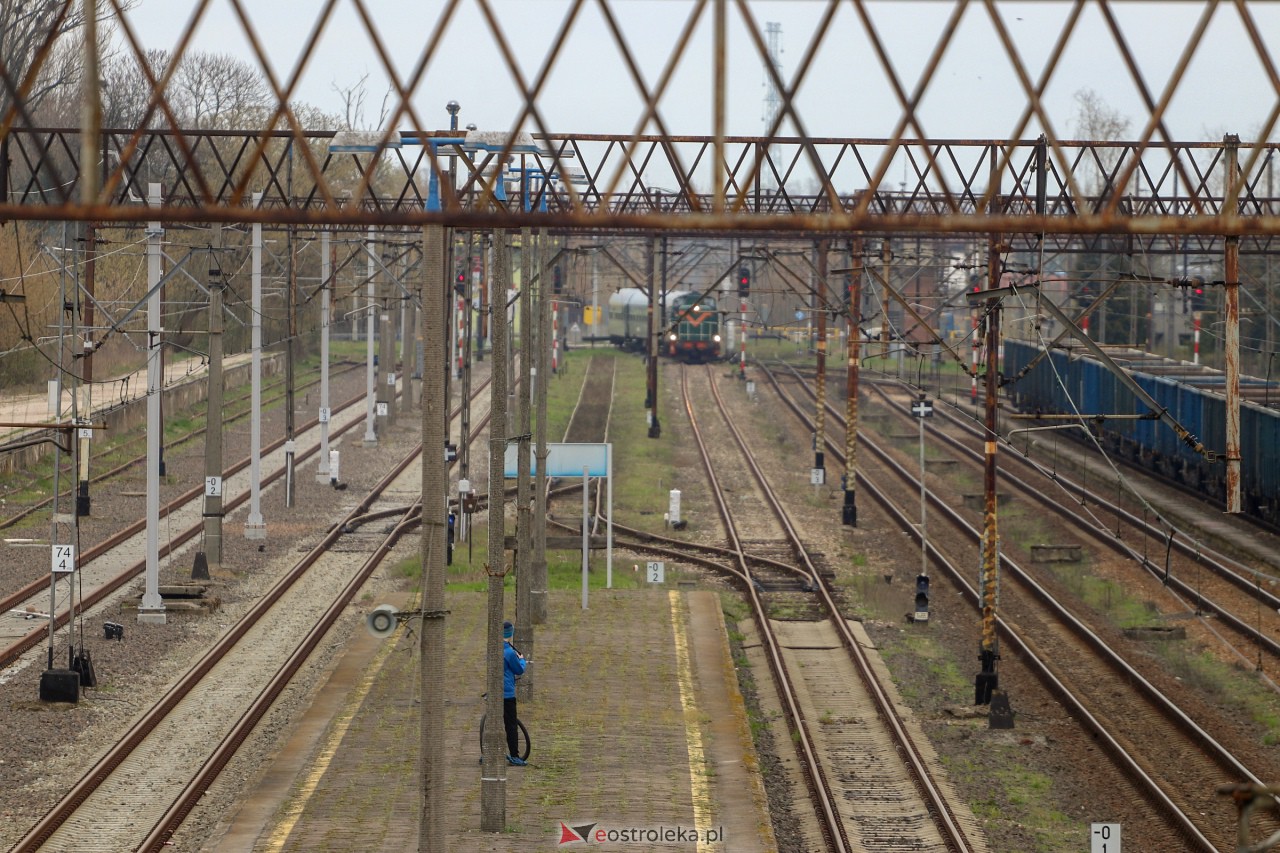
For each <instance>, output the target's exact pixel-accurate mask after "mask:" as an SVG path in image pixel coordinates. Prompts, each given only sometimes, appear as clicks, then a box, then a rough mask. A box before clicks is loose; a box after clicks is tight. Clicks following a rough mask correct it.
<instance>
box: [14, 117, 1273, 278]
mask: <svg viewBox="0 0 1280 853" xmlns="http://www.w3.org/2000/svg"><path fill="white" fill-rule="evenodd" d="M447 133H449V132H448V131H442V132H436V134H435V135H436V136H440V135H443V134H447ZM334 135H335V134H334V133H333V132H332V131H322V132H313V133H307V134H305V137H304V138H305V141H306V147H307V148H308V149H310V150H312V151H313V152H315V153H317V155H318V156H316V157H315V161H316V162H317V163H318V168H319V175H320V181H319V182H313V183H311V184H307V183H305V181H306V180H307V179H306V177H305V173H304V178H303V179H299V178H298V176H297V175H296V174H295V181H296V182H297V183H296V184H295V186H298V185H301V186H302V188H301V189H299V190H295V192H294V194H293V196H292V197H290V195H289V194H288V193H286V192H285V189H284V184H285V181H284V179H283V174H284V171H285V169H286V167H287V163H288V159H289V157H290V154H291V148H296V147H297V146H290V145H289V144H288V143H289V142H290V141H291V140H293V139H294V136H293V135H292V134H290V133H288V132H284V131H278V132H275V133H273V134H270V135H269V136H270V142H269V144H267V145H265V146H264V145H260V143H261V141H262V138H263V137H262V136H260V135H258V134H257V133H255V132H254V131H248V130H245V131H216V130H213V131H206V130H188V131H181V132H174V131H159V130H157V131H146V132H144V133H142V134H141V135H140V136H137V138H136V139H134V137H135V132H133V131H128V130H104V131H103V132H102V136H103V139H102V144H101V146H99V148H100V150H102V151H105V152H108V153H109V154H110V155H112V156H109V157H108V158H107V159H108V162H109V163H111V164H112V165H113V168H112V169H110V170H109V171H108V174H107V175H106V176H105V181H104V184H105V185H106V186H107V187H110V188H111V190H110V192H111V194H110V196H109V197H106V198H105V199H103V200H101V201H100V202H99V203H97V204H91V205H86V204H84V203H81V202H79V201H77V199H78V197H79V196H78V192H77V186H76V177H77V176H78V175H79V174H80V169H79V166H78V156H79V150H80V144H79V142H80V140H79V133H78V131H76V130H75V129H72V128H48V129H14V130H12V131H10V133H9V134H8V136H7V138H6V139H5V141H6V142H7V148H8V151H9V160H10V162H9V163H8V165H7V170H6V171H7V174H6V180H7V185H8V187H9V198H10V202H9V203H6V204H0V219H36V220H82V219H93V220H97V221H100V222H104V223H110V222H121V223H123V222H140V221H145V220H146V219H147V217H148V216H153V215H155V212H154V211H150V212H149V211H147V210H146V209H145V208H143V207H142V206H141V205H140V204H138V203H137V201H136V199H137V198H140V197H141V196H140V194H139V192H138V190H139V189H140V188H141V185H142V183H143V182H144V177H148V176H155V175H157V174H160V175H162V176H164V177H163V178H162V180H163V181H164V183H165V185H166V199H165V205H164V209H163V210H162V211H161V215H162V216H163V217H165V218H166V219H169V220H174V221H176V220H185V221H192V222H201V221H222V222H257V221H260V222H273V223H286V222H289V223H297V224H310V225H361V224H363V225H368V224H383V225H401V226H420V225H423V224H428V223H439V222H448V223H450V224H454V225H463V226H470V227H516V226H539V227H548V228H602V229H640V230H649V231H654V230H685V231H697V230H710V231H717V230H723V231H729V230H733V231H744V230H746V231H753V232H769V233H773V232H777V233H783V232H805V233H838V232H847V231H851V230H852V231H864V232H898V233H907V232H914V233H919V232H934V233H953V234H954V233H978V232H989V231H993V230H995V231H1001V232H1004V233H1008V234H1018V235H1024V236H1034V235H1038V234H1045V235H1047V236H1046V239H1047V240H1048V241H1049V242H1048V243H1047V244H1046V248H1048V249H1051V250H1054V249H1066V248H1068V247H1069V244H1070V242H1071V241H1070V240H1069V239H1067V238H1068V237H1069V236H1070V235H1078V234H1096V233H1110V234H1125V235H1131V236H1132V237H1133V238H1134V239H1135V241H1136V243H1137V248H1139V249H1141V250H1144V251H1149V252H1154V253H1161V252H1169V251H1175V250H1176V251H1181V252H1193V253H1212V252H1217V251H1220V250H1221V245H1220V240H1221V239H1222V238H1223V237H1224V236H1239V237H1241V238H1243V239H1242V241H1241V247H1240V250H1241V252H1242V253H1243V254H1246V255H1247V254H1256V253H1259V252H1265V251H1269V250H1270V249H1271V247H1272V240H1273V238H1275V237H1276V236H1277V235H1280V216H1277V215H1276V212H1277V211H1280V199H1277V198H1272V197H1269V196H1266V195H1264V194H1263V193H1264V192H1265V190H1266V187H1267V181H1266V175H1265V171H1264V170H1265V167H1266V165H1267V160H1266V159H1264V160H1263V161H1262V162H1261V164H1259V163H1257V162H1255V171H1254V172H1253V173H1252V174H1242V175H1241V180H1240V181H1239V183H1238V184H1237V185H1236V187H1237V189H1238V202H1237V204H1236V205H1235V206H1234V207H1235V210H1236V211H1238V213H1235V212H1230V211H1229V212H1226V213H1224V212H1223V211H1224V210H1225V208H1224V199H1223V198H1222V197H1221V196H1220V195H1216V194H1215V192H1214V187H1215V182H1214V181H1213V180H1211V176H1212V175H1214V173H1215V172H1220V171H1221V162H1222V156H1223V151H1222V145H1221V143H1184V144H1178V145H1176V146H1174V147H1171V148H1168V149H1163V148H1161V149H1157V148H1151V147H1148V148H1146V149H1145V150H1143V149H1141V148H1140V147H1139V146H1138V145H1137V144H1136V143H1090V142H1074V143H1073V142H1064V143H1061V146H1062V150H1063V151H1066V152H1069V153H1070V158H1069V163H1070V165H1071V167H1072V168H1074V169H1080V170H1084V169H1089V170H1091V171H1093V170H1096V169H1098V167H1099V164H1103V163H1111V164H1112V165H1111V166H1110V167H1109V169H1108V170H1106V171H1103V172H1102V173H1101V178H1102V180H1103V182H1104V185H1107V184H1111V183H1114V182H1115V181H1116V180H1117V179H1118V177H1117V175H1116V173H1117V172H1118V171H1120V170H1121V169H1123V168H1124V167H1125V164H1127V163H1130V162H1132V161H1137V160H1138V159H1139V158H1140V157H1143V156H1145V157H1146V162H1145V163H1138V164H1137V165H1136V167H1135V172H1134V174H1135V175H1137V176H1138V179H1140V183H1138V184H1137V185H1136V186H1135V184H1134V180H1138V179H1132V178H1131V179H1130V180H1129V186H1131V187H1134V188H1135V189H1136V190H1137V191H1136V192H1132V193H1116V192H1108V193H1105V194H1103V195H1096V196H1084V197H1075V196H1072V195H1071V184H1072V183H1073V182H1072V181H1069V180H1064V179H1063V178H1062V177H1061V175H1060V173H1059V172H1058V170H1057V169H1056V167H1055V166H1054V164H1052V163H1049V164H1048V166H1047V168H1046V170H1045V174H1044V181H1043V182H1044V184H1045V185H1046V192H1045V197H1046V201H1045V207H1044V209H1045V213H1044V214H1043V215H1037V214H1036V213H1035V209H1036V195H1037V176H1038V172H1037V153H1036V151H1037V146H1038V144H1039V141H1038V140H1023V141H1019V142H1016V143H1006V142H998V141H991V140H986V141H983V140H945V141H936V142H931V143H929V144H930V146H931V148H932V149H933V151H934V152H935V154H934V156H933V157H932V158H931V160H932V164H929V163H921V162H918V161H914V160H912V161H911V162H913V163H914V165H915V167H916V168H915V172H914V181H915V183H914V185H907V184H904V185H901V186H899V187H897V188H893V189H890V188H888V187H883V186H881V187H876V186H873V185H870V184H868V183H867V182H869V181H871V180H872V179H873V178H874V177H875V176H874V175H873V174H871V172H870V170H869V168H868V166H867V164H868V162H870V161H871V160H873V159H877V158H879V157H880V156H881V155H882V154H883V152H884V151H885V150H886V149H887V148H890V147H892V146H893V145H894V144H895V142H894V141H893V140H882V139H881V140H877V139H815V140H809V141H808V143H807V147H808V150H810V151H812V152H814V154H815V155H816V156H817V157H819V158H820V160H821V161H822V162H823V163H824V167H823V168H824V170H825V172H826V173H827V178H826V180H828V181H829V182H831V189H832V190H835V189H836V187H835V185H834V184H835V182H836V181H840V182H841V183H842V184H843V183H844V182H845V181H846V180H847V181H848V183H849V185H850V186H853V187H857V189H856V190H848V191H846V190H841V191H839V192H835V193H834V197H835V199H836V201H838V202H840V205H839V208H833V206H832V200H833V195H832V194H831V193H818V194H798V193H795V192H792V191H790V190H788V188H787V187H786V186H785V185H783V186H781V187H779V188H777V189H776V190H771V191H766V190H763V189H761V188H759V187H749V189H748V190H747V191H742V190H734V188H735V187H741V186H744V185H748V181H747V176H745V175H742V174H741V173H743V172H749V171H750V170H751V164H752V163H753V162H754V154H755V153H756V152H758V153H759V156H760V157H761V158H763V159H764V160H765V161H767V162H772V161H773V160H774V159H775V158H777V159H781V158H789V159H790V160H791V163H790V166H788V165H786V164H785V163H784V167H783V168H781V169H779V170H778V174H780V175H787V174H790V170H791V167H793V166H794V161H795V160H797V159H798V158H799V157H800V156H801V152H800V150H799V146H800V144H801V143H800V142H798V141H796V140H790V139H768V138H765V137H730V138H726V139H725V140H724V150H725V151H726V152H727V153H730V155H731V156H732V159H730V160H727V161H726V162H724V163H723V164H722V165H723V172H724V173H725V174H726V175H727V177H726V181H725V185H726V187H727V188H729V190H730V196H731V197H732V198H733V200H734V204H733V205H732V208H731V209H730V210H726V211H724V212H722V213H715V212H712V211H713V209H714V205H715V199H714V195H715V194H714V191H713V190H712V189H711V188H708V189H707V191H706V192H695V191H694V190H695V188H696V187H698V186H699V185H700V184H705V183H706V182H705V181H700V180H699V177H698V175H699V174H701V173H703V172H705V171H707V168H708V166H707V164H708V162H709V160H710V158H711V157H712V156H713V149H714V148H715V139H714V138H712V137H665V138H664V137H652V136H646V137H626V136H607V135H599V134H589V135H581V136H562V137H553V138H550V139H547V140H542V144H543V147H544V148H546V149H555V150H557V151H559V152H564V154H565V155H567V154H569V153H571V154H572V155H573V159H574V161H575V162H577V163H578V164H579V165H580V166H581V170H582V175H583V180H582V181H581V183H582V186H581V187H580V188H579V189H578V190H576V191H575V192H574V193H572V194H570V193H569V192H568V191H567V190H566V189H565V188H564V187H563V186H562V185H559V184H557V185H550V184H544V185H542V186H540V187H539V188H538V189H536V190H533V191H529V192H526V193H521V192H520V191H519V188H518V187H517V188H516V189H515V190H514V191H512V192H509V193H508V195H507V199H506V201H505V202H501V203H499V202H496V201H495V199H493V198H492V196H491V195H489V193H488V192H487V184H486V181H485V179H484V178H483V177H481V176H480V175H481V172H482V171H483V169H484V168H485V167H484V160H485V157H484V156H483V155H482V153H481V154H473V153H471V152H467V151H464V150H463V149H462V148H461V147H456V148H452V149H449V153H450V154H453V155H456V156H458V158H459V160H460V161H461V163H462V168H461V169H460V171H462V177H463V178H464V180H461V181H460V183H461V186H460V187H459V190H458V193H457V195H456V197H454V198H452V199H447V200H441V202H440V203H439V205H438V206H439V207H440V208H442V209H440V210H436V211H431V210H428V209H427V208H428V206H429V205H428V201H429V200H428V195H427V191H426V190H425V189H424V187H425V186H426V185H427V184H428V179H429V177H430V173H431V170H432V169H433V168H436V164H437V163H439V162H442V161H443V160H444V157H442V156H440V155H439V154H437V155H435V156H434V157H432V156H429V155H428V153H427V152H428V150H429V149H428V148H427V147H425V146H424V147H421V148H418V149H417V150H416V153H412V154H408V153H406V152H412V151H414V149H409V148H406V149H401V150H397V151H394V152H392V151H388V152H387V153H386V154H384V155H383V156H382V157H381V158H380V162H379V163H378V164H377V166H376V171H377V172H378V173H379V174H378V177H377V179H376V180H374V181H372V182H371V183H370V184H369V186H368V187H367V190H366V192H365V194H364V196H363V200H362V201H361V202H359V203H355V202H352V201H351V200H350V195H349V194H350V193H351V192H352V184H353V181H354V180H356V178H355V177H354V176H355V175H358V174H362V173H363V172H364V171H365V170H368V169H369V168H370V166H369V163H367V162H365V161H368V160H370V159H371V158H370V156H367V155H366V156H357V155H351V154H346V155H343V154H333V153H328V152H327V147H328V146H329V144H330V143H331V142H332V140H333V138H334ZM131 141H133V142H136V145H133V146H132V148H133V154H132V155H131V156H128V155H126V150H127V149H128V148H130V147H131V146H130V143H131ZM899 144H905V143H899ZM441 150H442V151H444V150H445V149H443V148H442V149H441ZM680 150H684V151H685V152H686V156H679V153H678V152H679V151H680ZM1273 151H1274V149H1269V153H1268V157H1270V155H1271V153H1273ZM732 152H736V156H734V155H733V154H732ZM788 152H790V153H788ZM523 156H524V158H525V160H526V165H525V168H527V169H530V170H534V169H551V168H554V164H553V162H552V159H553V158H550V157H547V156H544V155H542V154H537V155H534V154H527V155H523ZM126 158H127V159H126ZM566 159H567V157H566ZM686 162H687V163H688V164H690V165H689V167H688V168H689V169H691V170H696V173H695V171H689V172H684V173H679V174H677V173H676V172H675V171H674V170H675V169H677V168H684V167H683V166H681V164H682V163H686ZM826 163H830V166H827V165H825V164H826ZM993 163H998V164H1001V165H1002V166H1003V169H1004V170H1003V172H997V171H995V170H993V169H992V168H991V167H992V164H993ZM619 165H621V166H622V167H623V168H624V169H625V170H627V171H629V172H630V173H631V174H632V176H633V177H632V180H631V181H630V182H629V183H628V184H627V185H626V186H624V187H621V188H619V189H617V190H615V191H613V192H608V191H607V188H605V187H603V186H601V185H600V184H599V183H597V179H598V178H599V176H601V175H603V174H604V173H606V172H607V171H609V170H611V169H615V168H617V167H618V166H619ZM944 166H946V167H947V172H948V175H949V177H948V179H947V180H946V181H945V183H946V184H947V185H948V186H954V187H955V188H956V189H955V190H954V191H945V192H944V191H942V190H940V189H938V186H939V183H940V180H939V173H938V170H939V169H941V168H943V167H944ZM1178 166H1180V169H1179V168H1177V167H1178ZM984 171H985V172H986V174H987V175H989V174H991V173H993V172H994V173H995V174H997V175H998V179H999V182H1000V187H999V193H998V196H997V197H998V198H999V199H1000V208H1001V210H1002V212H1001V213H999V214H991V213H987V212H984V210H983V208H985V207H988V206H989V204H990V199H991V197H992V196H991V194H990V192H989V178H987V177H985V176H983V173H984ZM1179 171H1182V172H1187V173H1190V174H1193V175H1195V176H1196V177H1195V182H1194V183H1193V184H1192V185H1190V186H1187V185H1185V184H1183V183H1181V182H1179V181H1176V180H1175V177H1174V176H1175V175H1177V174H1179ZM846 173H848V176H847V178H841V177H840V176H841V175H845V174H846ZM250 174H252V175H254V176H256V177H255V179H254V180H252V181H247V180H246V177H245V176H246V175H250ZM673 176H674V177H673ZM249 183H253V184H255V185H256V186H260V187H262V188H263V190H264V200H263V204H262V206H261V207H260V208H255V207H253V206H251V204H250V203H249V201H248V200H247V199H246V198H244V197H242V196H241V195H239V194H238V193H239V191H240V189H242V188H243V187H246V186H248V184H249ZM669 183H674V184H676V185H677V186H678V187H680V188H681V189H677V190H672V189H667V188H663V187H660V186H658V185H659V184H662V185H665V184H669ZM1219 183H1220V182H1219ZM721 189H725V187H722V188H721ZM344 190H345V191H346V194H344ZM356 197H357V198H359V197H360V196H356ZM334 198H336V199H337V201H334V202H331V201H330V199H334ZM482 202H483V205H482V204H481V203H482ZM544 208H545V210H544ZM1056 237H1061V239H1057V240H1056V241H1055V238H1056ZM1174 237H1178V238H1181V239H1179V240H1177V241H1176V242H1175V241H1173V240H1172V239H1171V238H1174ZM1028 245H1030V243H1028ZM1013 248H1015V249H1016V248H1018V246H1017V244H1016V243H1014V244H1013Z"/></svg>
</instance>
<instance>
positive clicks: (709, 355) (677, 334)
mask: <svg viewBox="0 0 1280 853" xmlns="http://www.w3.org/2000/svg"><path fill="white" fill-rule="evenodd" d="M667 305H668V306H669V307H668V309H667V311H668V314H667V322H668V323H669V328H668V334H667V354H668V355H670V356H672V357H674V358H677V359H679V360H680V361H687V362H692V363H697V362H704V361H716V360H717V359H719V358H720V312H719V311H717V310H716V301H715V300H714V299H712V298H711V297H710V296H699V294H697V293H688V294H684V295H681V296H679V297H677V298H675V299H668V300H667Z"/></svg>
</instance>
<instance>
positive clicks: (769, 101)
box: [761, 21, 782, 187]
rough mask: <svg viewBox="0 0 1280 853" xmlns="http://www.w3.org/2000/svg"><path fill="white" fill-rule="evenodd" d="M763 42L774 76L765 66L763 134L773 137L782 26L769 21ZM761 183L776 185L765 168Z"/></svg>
mask: <svg viewBox="0 0 1280 853" xmlns="http://www.w3.org/2000/svg"><path fill="white" fill-rule="evenodd" d="M764 34H765V40H766V43H767V46H768V49H769V57H768V62H769V65H772V66H773V70H774V72H775V74H770V73H769V69H768V67H767V66H766V68H765V69H764V132H765V134H766V135H769V136H774V135H776V134H777V131H776V130H774V129H773V126H774V122H776V121H777V120H778V114H779V113H781V112H782V92H781V91H779V89H778V86H777V84H776V83H775V82H774V81H775V79H777V80H781V79H782V24H780V23H778V22H777V21H769V22H767V23H766V24H765V25H764ZM768 151H769V159H770V160H773V155H774V146H772V145H771V146H769V149H768ZM761 179H762V183H764V184H765V185H767V186H769V187H776V186H777V183H776V182H775V181H774V179H773V174H772V170H770V169H769V168H768V167H767V166H766V168H764V169H763V170H762V173H761Z"/></svg>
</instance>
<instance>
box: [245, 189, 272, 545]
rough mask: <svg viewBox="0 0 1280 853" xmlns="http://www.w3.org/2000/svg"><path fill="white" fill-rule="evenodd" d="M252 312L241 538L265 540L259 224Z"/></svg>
mask: <svg viewBox="0 0 1280 853" xmlns="http://www.w3.org/2000/svg"><path fill="white" fill-rule="evenodd" d="M260 204H262V193H254V194H253V206H254V207H258V206H259V205H260ZM252 251H253V256H252V267H251V269H252V282H253V290H252V296H251V299H250V301H251V304H252V306H253V307H252V311H251V312H250V314H251V319H250V329H251V336H250V341H251V346H252V351H253V369H252V372H251V383H250V385H251V388H252V391H251V397H252V399H253V403H252V407H251V412H252V413H251V416H250V419H249V420H250V425H249V517H248V518H247V519H246V520H245V523H244V538H246V539H266V538H267V525H266V522H265V521H263V519H262V223H261V222H255V223H254V224H253V244H252Z"/></svg>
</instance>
